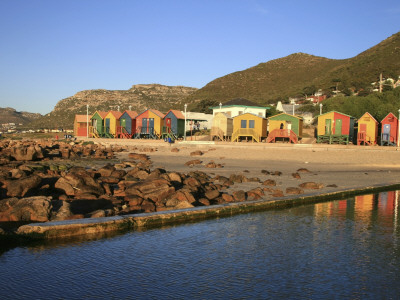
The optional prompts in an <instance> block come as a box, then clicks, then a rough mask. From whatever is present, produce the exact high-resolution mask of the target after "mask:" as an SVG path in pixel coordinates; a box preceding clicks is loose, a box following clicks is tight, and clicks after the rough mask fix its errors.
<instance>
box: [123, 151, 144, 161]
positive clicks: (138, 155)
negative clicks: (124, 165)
mask: <svg viewBox="0 0 400 300" xmlns="http://www.w3.org/2000/svg"><path fill="white" fill-rule="evenodd" d="M128 157H129V158H132V159H134V160H141V161H148V160H149V157H148V156H147V155H146V154H141V153H129V154H128Z"/></svg>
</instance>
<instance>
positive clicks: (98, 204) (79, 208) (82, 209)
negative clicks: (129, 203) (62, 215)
mask: <svg viewBox="0 0 400 300" xmlns="http://www.w3.org/2000/svg"><path fill="white" fill-rule="evenodd" d="M113 207H114V205H113V203H112V201H111V200H110V199H104V198H98V199H75V200H72V201H71V203H70V210H71V212H72V213H73V214H74V215H75V214H83V215H85V214H88V213H91V212H93V211H95V210H98V209H110V208H113Z"/></svg>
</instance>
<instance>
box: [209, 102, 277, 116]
mask: <svg viewBox="0 0 400 300" xmlns="http://www.w3.org/2000/svg"><path fill="white" fill-rule="evenodd" d="M210 108H211V109H212V110H213V116H215V114H216V113H225V114H226V115H227V116H228V117H230V118H234V117H236V116H239V115H243V114H245V113H251V114H253V115H256V116H259V117H261V118H265V117H266V116H267V110H268V109H270V108H269V107H264V106H261V105H259V104H258V103H255V102H252V101H250V100H247V99H243V98H236V99H233V100H230V101H228V102H225V103H220V105H219V106H214V107H210Z"/></svg>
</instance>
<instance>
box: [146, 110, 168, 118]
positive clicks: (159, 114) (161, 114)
mask: <svg viewBox="0 0 400 300" xmlns="http://www.w3.org/2000/svg"><path fill="white" fill-rule="evenodd" d="M149 110H150V111H151V112H153V113H155V114H156V115H157V116H159V117H160V118H162V119H163V118H164V117H165V115H164V114H163V113H162V112H160V111H158V110H157V109H149Z"/></svg>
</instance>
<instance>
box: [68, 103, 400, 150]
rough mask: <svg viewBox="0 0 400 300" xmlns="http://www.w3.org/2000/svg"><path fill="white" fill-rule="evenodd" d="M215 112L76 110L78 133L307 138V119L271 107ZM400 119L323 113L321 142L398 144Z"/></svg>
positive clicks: (233, 106) (235, 106) (228, 107)
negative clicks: (200, 133)
mask: <svg viewBox="0 0 400 300" xmlns="http://www.w3.org/2000/svg"><path fill="white" fill-rule="evenodd" d="M211 109H212V110H213V114H212V115H211V114H209V115H207V114H200V113H197V114H194V113H189V112H186V111H185V112H183V111H179V110H172V109H171V110H169V111H168V112H167V113H166V114H163V113H161V112H160V111H158V110H155V109H146V110H145V111H144V112H142V113H140V114H138V113H137V112H135V111H131V110H126V111H124V112H119V111H108V112H104V111H96V112H95V113H94V114H92V115H76V116H75V121H74V135H75V136H81V137H90V138H124V139H143V138H145V139H164V140H168V141H174V140H176V139H182V138H184V137H185V136H186V132H188V131H193V130H196V129H200V124H202V129H208V128H210V129H211V130H210V138H211V139H212V140H222V141H241V140H243V139H246V140H252V141H256V142H261V141H265V142H267V143H272V142H277V141H287V142H291V143H298V142H299V141H301V140H302V138H303V118H302V117H300V116H295V115H291V114H287V113H280V114H278V115H275V116H271V117H269V118H266V111H267V110H268V109H269V108H267V107H260V106H259V105H258V104H255V103H253V102H250V101H248V100H245V99H241V98H239V99H234V100H231V101H229V102H227V103H225V104H220V105H219V106H217V107H211ZM398 129H399V120H398V119H397V118H396V116H395V115H394V114H393V113H389V114H388V115H387V116H386V117H385V118H384V119H383V120H382V121H381V122H378V121H377V120H376V119H375V118H374V117H373V116H372V115H371V114H369V113H365V114H364V115H363V116H362V117H361V118H359V119H358V120H356V118H354V117H351V116H349V115H346V114H343V113H340V112H336V111H331V112H328V113H325V114H321V115H319V116H317V126H316V132H315V137H316V141H317V143H329V144H334V143H338V144H349V143H353V144H357V145H377V144H380V145H392V146H396V145H397V143H398V133H399V130H398Z"/></svg>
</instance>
